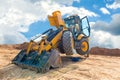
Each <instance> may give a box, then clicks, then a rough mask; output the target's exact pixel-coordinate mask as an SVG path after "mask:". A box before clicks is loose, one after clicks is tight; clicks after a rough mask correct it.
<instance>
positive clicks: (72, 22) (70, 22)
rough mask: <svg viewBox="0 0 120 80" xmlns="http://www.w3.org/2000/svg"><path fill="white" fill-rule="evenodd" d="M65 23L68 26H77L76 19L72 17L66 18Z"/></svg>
mask: <svg viewBox="0 0 120 80" xmlns="http://www.w3.org/2000/svg"><path fill="white" fill-rule="evenodd" d="M65 24H66V27H67V28H69V27H71V26H75V20H74V19H72V18H70V19H67V20H65Z"/></svg>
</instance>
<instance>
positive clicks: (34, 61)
mask: <svg viewBox="0 0 120 80" xmlns="http://www.w3.org/2000/svg"><path fill="white" fill-rule="evenodd" d="M12 63H14V64H16V65H18V66H20V67H22V68H25V69H31V70H35V71H37V72H42V73H44V72H46V71H48V70H49V69H50V67H53V68H56V67H60V66H61V65H62V63H61V57H60V53H59V52H58V51H56V50H51V51H50V52H46V51H43V52H42V53H41V54H40V55H38V52H36V51H30V52H29V54H26V51H25V50H21V51H20V53H19V54H18V55H17V56H16V57H15V58H14V59H13V60H12Z"/></svg>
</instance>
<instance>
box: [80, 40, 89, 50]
mask: <svg viewBox="0 0 120 80" xmlns="http://www.w3.org/2000/svg"><path fill="white" fill-rule="evenodd" d="M81 49H82V51H84V52H86V51H87V50H88V44H87V42H86V41H83V42H82V45H81Z"/></svg>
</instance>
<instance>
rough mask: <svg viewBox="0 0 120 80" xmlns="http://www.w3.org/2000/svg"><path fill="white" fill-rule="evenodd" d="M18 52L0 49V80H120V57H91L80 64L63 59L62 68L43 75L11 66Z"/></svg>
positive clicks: (79, 62)
mask: <svg viewBox="0 0 120 80" xmlns="http://www.w3.org/2000/svg"><path fill="white" fill-rule="evenodd" d="M18 52H19V50H15V49H14V50H13V49H0V80H120V57H112V56H101V55H90V57H89V58H88V59H86V60H80V61H78V62H72V61H71V60H70V59H69V58H68V57H66V58H65V57H62V60H63V67H62V68H57V69H52V70H50V71H49V72H47V73H44V74H41V73H36V72H35V71H30V70H28V69H21V68H19V67H18V66H16V65H14V64H11V60H12V59H13V57H14V56H15V55H16V53H18Z"/></svg>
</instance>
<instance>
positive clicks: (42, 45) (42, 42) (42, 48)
mask: <svg viewBox="0 0 120 80" xmlns="http://www.w3.org/2000/svg"><path fill="white" fill-rule="evenodd" d="M44 43H45V40H42V41H41V42H40V47H39V54H41V53H42V51H43V50H44V49H45V46H44Z"/></svg>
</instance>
